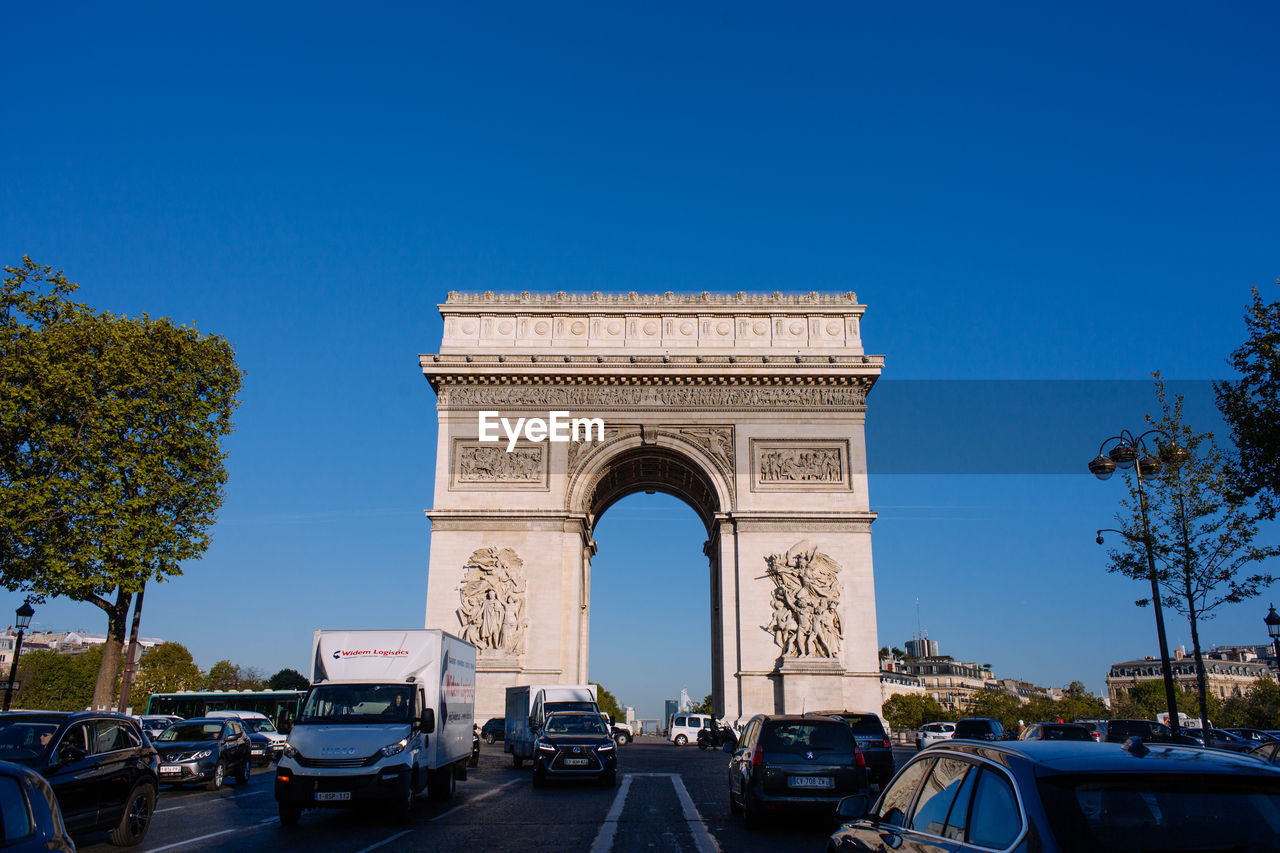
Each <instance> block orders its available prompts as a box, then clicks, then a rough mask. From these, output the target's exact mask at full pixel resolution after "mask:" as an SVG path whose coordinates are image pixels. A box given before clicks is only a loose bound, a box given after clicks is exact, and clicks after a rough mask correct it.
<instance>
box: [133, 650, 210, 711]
mask: <svg viewBox="0 0 1280 853" xmlns="http://www.w3.org/2000/svg"><path fill="white" fill-rule="evenodd" d="M138 667H139V668H138V678H137V681H136V682H134V693H133V695H134V697H135V698H136V699H139V700H141V701H139V702H136V703H135V704H136V707H141V708H145V707H147V698H148V697H149V696H150V695H151V694H152V693H174V692H176V691H178V690H199V689H200V687H201V686H202V684H203V682H204V673H203V672H201V671H200V667H198V666H196V662H195V660H194V659H193V658H192V657H191V652H189V651H187V647H186V646H184V645H182V643H161V644H160V645H158V646H156V647H155V648H151V649H147V650H146V651H145V652H143V653H142V659H141V660H140V661H139V662H138Z"/></svg>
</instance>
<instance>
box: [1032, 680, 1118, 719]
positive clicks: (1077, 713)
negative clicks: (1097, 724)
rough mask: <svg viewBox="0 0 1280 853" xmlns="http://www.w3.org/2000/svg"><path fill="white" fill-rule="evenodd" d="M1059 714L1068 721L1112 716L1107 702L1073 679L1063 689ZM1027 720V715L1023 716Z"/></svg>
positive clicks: (1059, 702) (1059, 703)
mask: <svg viewBox="0 0 1280 853" xmlns="http://www.w3.org/2000/svg"><path fill="white" fill-rule="evenodd" d="M1057 704H1058V715H1057V716H1056V717H1054V718H1053V719H1055V720H1056V719H1058V717H1061V718H1062V719H1063V720H1065V721H1067V722H1068V723H1073V722H1075V721H1076V720H1099V719H1105V718H1107V717H1109V716H1111V712H1110V711H1108V710H1107V706H1106V704H1105V703H1104V702H1103V701H1102V699H1101V698H1100V697H1098V696H1094V695H1093V694H1092V693H1090V692H1089V691H1088V690H1086V689H1085V686H1084V685H1083V684H1081V683H1080V682H1079V681H1073V682H1071V683H1070V684H1068V685H1067V687H1066V689H1065V690H1063V691H1062V698H1061V699H1060V700H1058V703H1057ZM1023 719H1024V720H1025V719H1026V717H1023Z"/></svg>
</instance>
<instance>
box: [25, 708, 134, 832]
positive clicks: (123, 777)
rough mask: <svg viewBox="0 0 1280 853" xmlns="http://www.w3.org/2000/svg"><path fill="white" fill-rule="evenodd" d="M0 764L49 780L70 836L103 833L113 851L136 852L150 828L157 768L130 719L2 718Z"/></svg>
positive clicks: (84, 714) (80, 715)
mask: <svg viewBox="0 0 1280 853" xmlns="http://www.w3.org/2000/svg"><path fill="white" fill-rule="evenodd" d="M0 760H4V761H11V762H13V763H15V764H22V765H24V766H26V767H29V768H31V769H32V770H34V771H36V772H37V773H39V774H40V775H41V776H43V777H44V778H45V779H47V780H48V782H49V784H50V785H51V786H52V787H53V791H54V794H55V795H56V796H57V799H58V805H59V807H60V808H61V810H62V817H63V819H64V820H65V821H66V827H67V830H68V831H69V832H70V833H71V834H73V835H78V834H80V833H83V832H91V831H93V830H99V829H105V830H107V831H108V832H109V833H110V837H111V843H112V844H117V845H121V846H132V845H135V844H138V843H139V842H141V841H142V839H143V838H145V837H146V835H147V830H148V829H150V828H151V817H152V815H153V814H154V813H155V808H156V791H157V788H158V784H157V779H158V773H157V766H158V764H159V761H158V759H157V757H156V749H155V747H153V746H152V745H151V744H150V742H148V741H147V739H146V736H145V735H143V733H142V729H141V728H139V727H138V723H137V721H136V720H134V719H133V718H132V717H126V716H125V715H123V714H109V713H105V712H103V713H100V712H96V711H79V712H75V713H68V712H59V711H15V712H11V713H7V714H0Z"/></svg>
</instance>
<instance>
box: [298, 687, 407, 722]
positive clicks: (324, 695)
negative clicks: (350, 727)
mask: <svg viewBox="0 0 1280 853" xmlns="http://www.w3.org/2000/svg"><path fill="white" fill-rule="evenodd" d="M412 708H413V686H412V685H409V684H319V685H316V686H315V687H312V688H311V692H310V693H309V694H307V701H306V704H305V705H303V707H302V712H301V713H300V714H298V719H297V720H296V721H295V722H297V723H302V724H306V723H407V722H409V721H410V720H411V719H412V718H413V717H412V713H411V709H412Z"/></svg>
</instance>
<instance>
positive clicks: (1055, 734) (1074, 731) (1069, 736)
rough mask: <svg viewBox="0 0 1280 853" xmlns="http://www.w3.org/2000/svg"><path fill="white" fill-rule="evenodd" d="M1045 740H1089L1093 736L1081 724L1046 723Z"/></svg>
mask: <svg viewBox="0 0 1280 853" xmlns="http://www.w3.org/2000/svg"><path fill="white" fill-rule="evenodd" d="M1044 739H1045V740H1088V741H1092V740H1093V738H1092V737H1090V736H1089V732H1088V731H1087V730H1086V729H1084V728H1083V727H1081V726H1057V725H1052V724H1050V725H1046V726H1045V727H1044Z"/></svg>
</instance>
